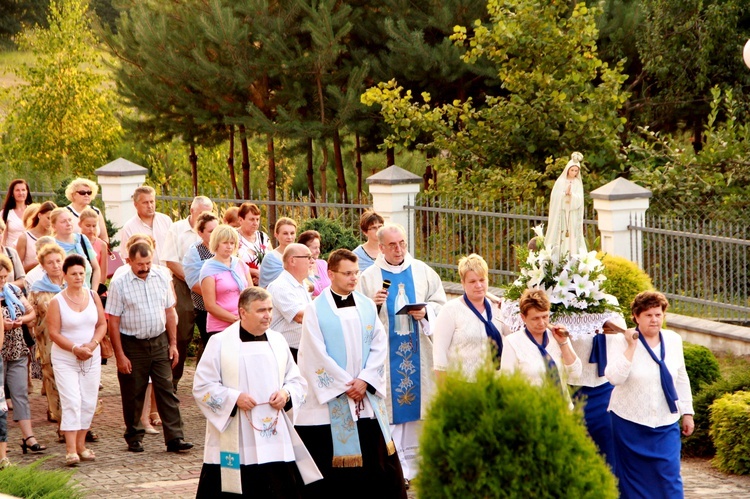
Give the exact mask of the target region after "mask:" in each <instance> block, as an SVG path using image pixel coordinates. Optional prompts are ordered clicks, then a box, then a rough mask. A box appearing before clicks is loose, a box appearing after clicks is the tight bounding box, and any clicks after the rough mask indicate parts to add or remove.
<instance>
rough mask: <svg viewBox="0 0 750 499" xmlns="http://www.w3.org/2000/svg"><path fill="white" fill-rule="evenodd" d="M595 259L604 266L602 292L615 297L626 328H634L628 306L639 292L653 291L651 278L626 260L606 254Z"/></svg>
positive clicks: (600, 254)
mask: <svg viewBox="0 0 750 499" xmlns="http://www.w3.org/2000/svg"><path fill="white" fill-rule="evenodd" d="M597 258H599V259H600V260H601V261H602V263H603V264H604V275H606V276H607V280H606V281H604V285H603V286H602V287H603V289H604V291H606V292H607V293H609V294H611V295H614V296H616V297H617V300H618V301H619V302H620V311H621V312H622V315H623V317H625V321H626V322H627V323H628V327H635V323H634V322H633V319H632V317H631V313H630V304H631V303H632V302H633V299H634V298H635V296H636V295H637V294H638V293H640V292H641V291H647V290H651V289H654V285H653V283H652V282H651V277H649V275H648V274H647V273H646V272H644V271H643V270H642V269H641V268H640V267H639V266H638V264H636V263H634V262H631V261H630V260H628V259H627V258H623V257H620V256H615V255H610V254H607V253H599V254H598V255H597Z"/></svg>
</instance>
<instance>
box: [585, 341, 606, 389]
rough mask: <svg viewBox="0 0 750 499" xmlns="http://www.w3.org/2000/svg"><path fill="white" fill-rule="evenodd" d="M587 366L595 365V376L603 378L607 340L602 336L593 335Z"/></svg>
mask: <svg viewBox="0 0 750 499" xmlns="http://www.w3.org/2000/svg"><path fill="white" fill-rule="evenodd" d="M589 364H596V374H598V375H599V377H600V378H601V377H602V376H604V369H606V368H607V338H606V337H605V336H604V335H603V334H595V335H594V343H593V344H592V345H591V355H590V356H589Z"/></svg>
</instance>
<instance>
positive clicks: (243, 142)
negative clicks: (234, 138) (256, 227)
mask: <svg viewBox="0 0 750 499" xmlns="http://www.w3.org/2000/svg"><path fill="white" fill-rule="evenodd" d="M240 148H241V149H242V199H250V151H248V148H247V131H246V130H245V125H240Z"/></svg>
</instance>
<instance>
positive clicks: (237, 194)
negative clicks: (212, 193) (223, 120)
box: [227, 125, 240, 199]
mask: <svg viewBox="0 0 750 499" xmlns="http://www.w3.org/2000/svg"><path fill="white" fill-rule="evenodd" d="M227 167H228V168H229V180H230V181H231V182H232V192H234V197H235V198H237V199H239V197H240V189H239V188H238V187H237V173H236V172H235V171H234V125H229V156H227Z"/></svg>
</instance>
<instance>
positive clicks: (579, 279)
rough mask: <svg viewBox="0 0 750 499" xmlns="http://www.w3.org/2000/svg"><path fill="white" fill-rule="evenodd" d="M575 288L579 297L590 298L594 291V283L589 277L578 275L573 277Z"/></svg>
mask: <svg viewBox="0 0 750 499" xmlns="http://www.w3.org/2000/svg"><path fill="white" fill-rule="evenodd" d="M573 288H574V289H575V292H576V294H577V295H578V296H584V297H588V296H589V295H590V294H591V291H592V290H593V289H594V283H593V282H591V281H590V280H589V278H588V276H582V275H580V274H576V275H574V276H573Z"/></svg>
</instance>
